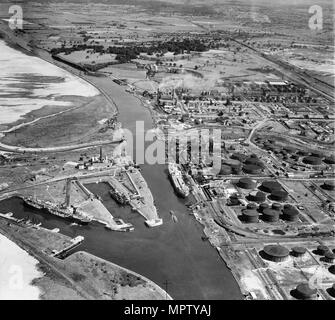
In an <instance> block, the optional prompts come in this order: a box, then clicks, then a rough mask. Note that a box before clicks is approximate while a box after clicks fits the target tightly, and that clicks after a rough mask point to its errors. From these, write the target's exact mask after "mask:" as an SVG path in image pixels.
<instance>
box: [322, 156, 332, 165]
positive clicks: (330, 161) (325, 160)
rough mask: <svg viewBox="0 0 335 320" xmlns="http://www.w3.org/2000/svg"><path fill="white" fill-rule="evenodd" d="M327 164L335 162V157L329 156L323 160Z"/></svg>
mask: <svg viewBox="0 0 335 320" xmlns="http://www.w3.org/2000/svg"><path fill="white" fill-rule="evenodd" d="M323 162H324V163H326V164H335V157H327V158H325V159H324V160H323Z"/></svg>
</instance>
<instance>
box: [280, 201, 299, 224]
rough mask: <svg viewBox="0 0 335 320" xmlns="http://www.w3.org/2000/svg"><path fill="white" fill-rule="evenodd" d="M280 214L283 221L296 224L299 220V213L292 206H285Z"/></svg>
mask: <svg viewBox="0 0 335 320" xmlns="http://www.w3.org/2000/svg"><path fill="white" fill-rule="evenodd" d="M282 212H283V214H282V218H283V220H285V221H288V222H296V221H298V219H299V211H298V209H296V208H295V207H294V206H291V205H290V206H285V207H284V209H283V211H282Z"/></svg>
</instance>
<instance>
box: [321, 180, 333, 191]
mask: <svg viewBox="0 0 335 320" xmlns="http://www.w3.org/2000/svg"><path fill="white" fill-rule="evenodd" d="M322 188H323V189H325V190H335V181H333V180H329V181H325V182H324V184H323V185H322Z"/></svg>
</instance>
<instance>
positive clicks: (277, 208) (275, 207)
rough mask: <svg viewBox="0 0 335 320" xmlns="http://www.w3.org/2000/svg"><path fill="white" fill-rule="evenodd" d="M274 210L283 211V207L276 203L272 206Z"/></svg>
mask: <svg viewBox="0 0 335 320" xmlns="http://www.w3.org/2000/svg"><path fill="white" fill-rule="evenodd" d="M272 209H273V210H277V211H281V209H282V205H281V204H280V203H277V202H275V203H273V204H272Z"/></svg>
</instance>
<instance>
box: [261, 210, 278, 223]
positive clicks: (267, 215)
mask: <svg viewBox="0 0 335 320" xmlns="http://www.w3.org/2000/svg"><path fill="white" fill-rule="evenodd" d="M262 219H263V221H266V222H278V221H279V212H278V211H276V210H273V209H265V210H264V211H263V215H262Z"/></svg>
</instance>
